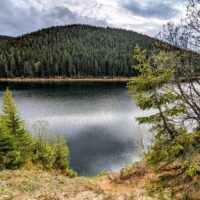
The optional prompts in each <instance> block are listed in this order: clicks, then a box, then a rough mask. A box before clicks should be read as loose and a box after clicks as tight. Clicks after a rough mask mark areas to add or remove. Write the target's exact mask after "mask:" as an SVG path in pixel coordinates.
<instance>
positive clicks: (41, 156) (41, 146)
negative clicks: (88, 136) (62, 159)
mask: <svg viewBox="0 0 200 200" xmlns="http://www.w3.org/2000/svg"><path fill="white" fill-rule="evenodd" d="M32 148H33V158H32V162H33V163H35V164H37V165H39V166H41V167H42V168H44V169H52V168H53V164H54V161H55V157H54V152H53V149H52V146H51V144H49V142H48V141H47V140H43V139H42V138H39V137H38V138H35V140H34V142H33V146H32Z"/></svg>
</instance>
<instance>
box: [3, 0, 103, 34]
mask: <svg viewBox="0 0 200 200" xmlns="http://www.w3.org/2000/svg"><path fill="white" fill-rule="evenodd" d="M74 23H81V24H92V25H97V26H106V25H107V24H106V22H105V21H104V20H97V19H94V18H89V17H82V16H79V15H78V14H77V13H75V12H72V11H70V10H69V9H68V8H67V7H57V6H55V7H54V8H43V9H42V10H38V9H37V8H36V7H26V8H23V7H18V6H15V4H13V3H12V0H6V1H5V0H0V35H10V36H17V35H21V34H25V33H28V32H33V31H36V30H38V29H41V28H45V27H50V26H57V25H65V24H74Z"/></svg>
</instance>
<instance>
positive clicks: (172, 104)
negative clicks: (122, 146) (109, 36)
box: [128, 46, 200, 176]
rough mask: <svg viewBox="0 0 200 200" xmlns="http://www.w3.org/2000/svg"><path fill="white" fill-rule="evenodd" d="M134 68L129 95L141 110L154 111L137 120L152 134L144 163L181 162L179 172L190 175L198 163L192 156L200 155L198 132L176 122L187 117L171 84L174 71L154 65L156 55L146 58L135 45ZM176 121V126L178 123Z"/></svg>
mask: <svg viewBox="0 0 200 200" xmlns="http://www.w3.org/2000/svg"><path fill="white" fill-rule="evenodd" d="M135 54H136V55H135V59H136V61H137V63H138V64H136V65H135V66H134V68H135V69H137V70H138V72H139V76H138V77H135V78H133V79H132V81H130V82H129V84H128V86H129V92H130V94H131V95H132V96H134V99H135V100H136V104H137V105H138V106H139V108H140V109H141V110H149V109H153V112H154V114H152V115H150V116H147V117H138V118H137V120H138V122H139V123H140V124H143V123H147V124H150V125H151V126H152V129H151V130H152V131H153V133H154V135H155V138H154V139H155V140H154V145H153V146H150V147H149V149H148V151H147V153H146V161H147V162H148V163H149V164H152V165H154V166H158V165H159V163H162V162H165V163H171V162H174V161H176V160H180V161H181V162H183V167H182V170H183V171H185V172H186V173H187V174H188V175H189V176H194V175H195V174H196V173H197V172H200V167H199V166H200V163H199V161H195V159H194V157H195V156H196V154H197V153H199V143H198V141H199V131H198V130H197V131H193V132H188V130H187V128H186V126H185V125H184V123H180V122H179V121H180V120H181V119H182V116H185V115H187V114H188V110H187V109H186V105H185V104H184V102H183V101H182V99H183V97H182V95H180V94H179V93H177V91H176V89H175V87H174V85H173V80H174V74H175V71H174V70H173V68H170V66H168V67H167V68H166V67H164V66H163V65H162V63H161V64H160V62H157V60H159V59H161V58H159V55H157V56H156V55H155V54H152V55H151V56H148V55H147V52H146V50H144V51H142V50H141V49H140V48H139V47H138V46H136V48H135ZM177 121H178V122H179V123H177Z"/></svg>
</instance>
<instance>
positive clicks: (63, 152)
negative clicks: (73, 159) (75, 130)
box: [53, 137, 69, 170]
mask: <svg viewBox="0 0 200 200" xmlns="http://www.w3.org/2000/svg"><path fill="white" fill-rule="evenodd" d="M53 151H54V157H55V160H54V164H53V168H55V169H60V170H66V169H68V168H69V149H68V147H67V145H66V144H65V142H64V140H63V139H62V138H61V137H57V138H56V139H55V141H54V143H53Z"/></svg>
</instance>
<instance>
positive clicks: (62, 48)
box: [0, 25, 156, 77]
mask: <svg viewBox="0 0 200 200" xmlns="http://www.w3.org/2000/svg"><path fill="white" fill-rule="evenodd" d="M155 41H156V40H155V39H153V38H150V37H148V36H145V35H141V34H138V33H136V32H133V31H126V30H120V29H111V28H100V27H93V26H87V25H70V26H60V27H52V28H49V29H44V30H41V31H38V32H35V33H31V34H28V35H24V36H21V37H18V38H6V39H2V40H0V77H55V76H128V77H130V76H133V75H136V74H137V72H136V71H135V70H133V69H131V67H130V66H131V65H133V61H132V47H133V45H136V44H139V45H140V46H142V47H146V48H148V49H149V50H151V49H152V47H153V46H154V43H155Z"/></svg>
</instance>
